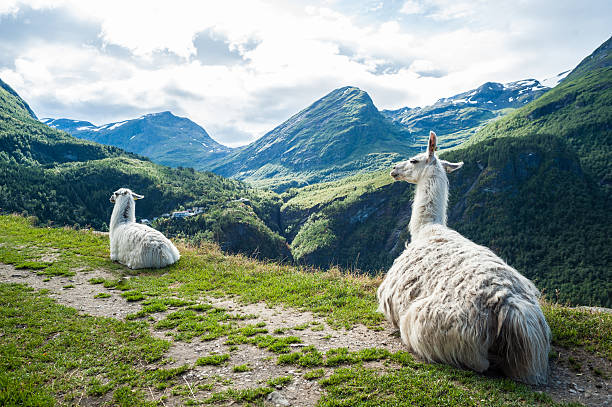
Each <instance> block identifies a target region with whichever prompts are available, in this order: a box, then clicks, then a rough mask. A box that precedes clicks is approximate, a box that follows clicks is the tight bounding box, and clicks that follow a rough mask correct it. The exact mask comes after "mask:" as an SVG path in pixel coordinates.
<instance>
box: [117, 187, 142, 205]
mask: <svg viewBox="0 0 612 407" xmlns="http://www.w3.org/2000/svg"><path fill="white" fill-rule="evenodd" d="M130 197H132V198H133V199H134V200H136V199H142V198H144V196H142V195H138V194H137V193H135V192H132V191H131V190H130V189H128V188H119V189H118V190H116V191H115V192H113V194H112V195H111V197H110V201H111V202H112V203H115V202H117V201H119V200H122V199H125V198H130Z"/></svg>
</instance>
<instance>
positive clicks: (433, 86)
mask: <svg viewBox="0 0 612 407" xmlns="http://www.w3.org/2000/svg"><path fill="white" fill-rule="evenodd" d="M610 21H612V2H611V1H610V0H589V1H584V0H575V1H567V0H508V1H506V0H499V1H495V0H402V1H380V0H372V1H370V0H362V1H357V0H338V1H334V0H312V1H297V0H296V1H288V0H271V1H268V0H246V1H231V0H222V1H206V0H204V1H180V0H176V1H153V0H145V1H136V0H129V1H126V0H117V1H116V0H104V1H82V0H65V1H63V0H31V1H19V0H17V1H15V0H0V78H1V79H3V80H4V81H5V82H7V83H8V84H9V85H11V86H12V87H13V88H14V89H15V90H16V91H17V92H18V93H19V94H20V95H21V96H22V97H23V98H24V99H25V100H26V101H27V102H28V103H29V104H30V106H31V107H32V109H33V110H34V111H35V112H36V113H37V115H38V116H39V117H54V118H58V117H67V118H73V119H82V120H88V121H91V122H93V123H94V124H98V125H100V124H104V123H109V122H114V121H120V120H124V119H129V118H135V117H138V116H140V115H142V114H145V113H151V112H158V111H163V110H170V111H172V112H173V113H175V114H177V115H179V116H186V117H189V118H190V119H192V120H194V121H195V122H196V123H198V124H200V125H201V126H203V127H204V128H205V129H206V130H207V131H208V132H209V134H210V135H211V136H212V137H213V138H215V139H216V140H218V141H220V142H221V143H224V144H226V145H231V146H238V145H243V144H246V143H248V142H250V141H252V140H254V139H256V138H258V137H260V136H262V135H263V134H264V133H265V132H267V131H269V130H271V129H272V128H273V127H275V126H276V125H278V124H280V123H281V122H283V121H284V120H286V119H287V118H289V117H290V116H291V115H292V114H294V113H296V112H297V111H299V110H301V109H303V108H304V107H307V106H308V105H309V104H311V103H312V102H313V101H314V100H316V99H318V98H320V97H322V96H323V95H325V94H326V93H328V92H329V91H331V90H333V89H335V88H338V87H341V86H346V85H353V86H358V87H360V88H361V89H363V90H365V91H367V92H368V93H369V94H370V96H371V97H372V99H373V100H374V103H375V104H376V105H377V106H378V108H380V109H385V108H386V109H388V108H399V107H402V106H411V107H414V106H419V105H421V106H422V105H426V104H431V103H433V102H435V101H436V100H437V99H438V98H441V97H447V96H451V95H453V94H457V93H460V92H463V91H465V90H468V89H471V88H474V87H476V86H479V85H480V84H482V83H483V82H486V81H497V82H508V81H513V80H519V79H524V78H536V79H543V78H547V77H551V76H554V75H555V74H557V73H559V72H561V71H564V70H567V69H570V68H572V67H574V66H575V65H576V64H577V63H578V62H580V60H581V59H582V58H584V57H585V56H586V55H588V54H589V53H591V52H592V51H593V50H594V49H595V48H597V46H599V45H600V44H601V43H602V42H604V41H605V40H606V39H608V38H609V37H610V35H611V34H612V26H611V24H610Z"/></svg>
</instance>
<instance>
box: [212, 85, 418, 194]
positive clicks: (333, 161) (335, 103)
mask: <svg viewBox="0 0 612 407" xmlns="http://www.w3.org/2000/svg"><path fill="white" fill-rule="evenodd" d="M411 144H412V137H411V135H410V133H409V132H408V131H407V130H406V129H404V128H403V127H402V126H401V125H397V124H394V123H392V122H391V120H389V119H387V118H385V117H384V116H383V115H382V114H381V113H380V112H379V111H378V109H376V107H375V106H374V104H373V103H372V100H371V99H370V97H369V96H368V94H367V93H366V92H363V91H362V90H360V89H357V88H355V87H344V88H340V89H336V90H334V91H333V92H331V93H329V94H328V95H326V96H325V97H323V98H321V99H319V100H318V101H316V102H315V103H313V104H312V105H311V106H309V107H308V108H306V109H304V110H302V111H301V112H299V113H297V114H296V115H294V116H293V117H291V118H290V119H289V120H287V121H286V122H284V123H283V124H281V125H280V126H278V127H276V128H275V129H274V130H272V131H271V132H269V133H267V134H266V135H264V136H263V137H262V138H260V139H259V140H257V141H255V142H254V143H252V144H250V145H248V146H246V147H245V148H242V149H240V150H238V151H237V152H235V153H234V154H231V155H229V156H228V157H226V158H224V159H222V160H221V161H220V162H219V163H218V164H216V165H213V166H212V167H211V169H212V171H213V172H216V173H218V174H221V175H224V176H231V177H235V178H238V179H243V180H247V181H249V182H251V183H253V184H255V185H258V186H266V187H269V188H271V189H273V190H276V191H281V190H285V189H287V188H289V187H298V186H303V185H308V184H311V183H315V182H320V181H325V180H333V179H338V178H342V177H345V176H347V175H352V174H355V173H357V172H365V171H372V170H376V169H380V168H384V167H386V166H388V165H389V164H390V163H391V162H392V161H393V160H396V159H397V157H398V156H400V155H403V154H407V153H409V152H411V151H414V149H413V148H412V147H411Z"/></svg>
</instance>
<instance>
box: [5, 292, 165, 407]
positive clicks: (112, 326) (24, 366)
mask: <svg viewBox="0 0 612 407" xmlns="http://www.w3.org/2000/svg"><path fill="white" fill-rule="evenodd" d="M0 332H2V336H1V338H0V405H7V406H11V405H13V406H18V405H55V401H54V400H55V397H57V395H62V398H63V400H64V402H65V403H68V404H72V403H76V404H78V402H77V401H78V400H81V399H82V398H83V397H85V396H87V395H93V396H102V395H104V394H106V393H109V392H114V397H115V399H116V402H117V403H118V404H121V403H124V401H125V403H127V402H128V401H126V400H131V402H132V404H131V405H146V400H145V399H144V398H143V396H142V394H141V393H140V391H141V390H142V389H145V388H146V386H155V385H159V384H160V383H161V382H165V381H167V380H168V377H159V376H156V374H157V373H155V372H154V373H147V372H145V370H144V369H143V366H145V365H150V364H151V363H154V362H156V361H159V360H160V359H161V358H162V356H163V355H164V353H165V351H166V350H167V349H168V347H169V346H170V343H169V342H167V341H163V340H160V339H155V338H153V337H151V336H150V334H149V332H148V329H147V326H146V325H145V324H144V323H140V322H121V321H117V320H114V319H111V318H94V317H89V316H83V315H79V314H78V312H77V311H76V310H75V309H72V308H68V307H64V306H62V305H58V304H56V303H55V302H54V301H53V300H51V299H50V298H49V297H48V296H47V295H46V293H44V292H36V291H34V290H33V289H31V288H28V287H26V286H24V285H16V284H0ZM103 383H104V384H103ZM126 386H127V387H126ZM128 387H129V388H131V389H132V390H133V391H132V390H130V391H129V392H128V391H127V390H125V389H127V388H128ZM125 403H124V404H125ZM139 403H141V404H139Z"/></svg>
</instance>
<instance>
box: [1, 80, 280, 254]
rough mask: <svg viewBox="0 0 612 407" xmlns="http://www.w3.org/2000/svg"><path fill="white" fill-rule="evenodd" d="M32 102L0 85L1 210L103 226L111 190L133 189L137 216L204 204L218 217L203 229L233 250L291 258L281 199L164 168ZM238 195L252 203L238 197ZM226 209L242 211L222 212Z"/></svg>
mask: <svg viewBox="0 0 612 407" xmlns="http://www.w3.org/2000/svg"><path fill="white" fill-rule="evenodd" d="M7 88H8V86H7ZM26 107H27V103H25V102H24V101H23V100H22V99H21V98H20V97H19V96H18V95H17V94H16V93H15V92H14V91H12V92H9V91H8V90H7V89H6V88H5V87H4V86H3V87H2V88H0V212H3V213H12V212H17V213H22V214H24V215H29V216H35V217H36V218H37V219H38V221H39V222H40V223H41V224H50V225H59V226H63V225H70V226H73V225H75V226H81V227H85V226H90V227H93V228H96V229H101V230H105V228H106V225H107V222H108V220H109V219H110V214H111V212H112V205H111V204H110V202H109V201H108V198H109V196H110V194H111V193H112V192H113V191H115V190H116V189H118V188H120V187H129V188H131V189H133V190H134V191H137V192H138V193H140V194H143V195H145V199H143V200H142V201H139V202H138V205H137V207H136V216H137V217H138V218H152V217H155V216H160V215H161V214H162V213H165V212H169V211H172V210H177V209H179V208H180V207H191V206H200V207H203V208H205V210H206V211H207V212H210V213H211V214H217V215H218V216H219V218H218V219H217V218H215V217H214V216H213V219H212V220H211V223H210V224H209V227H208V226H204V227H203V228H202V230H201V232H202V233H205V234H206V236H209V237H211V238H215V237H217V238H219V239H223V242H231V244H229V245H226V248H227V250H228V251H231V252H242V253H246V254H249V255H250V254H253V253H258V252H265V253H266V254H267V255H268V257H273V258H287V257H288V255H287V253H288V248H287V245H286V243H285V240H284V238H282V237H281V236H280V235H279V234H278V233H277V232H278V223H277V218H278V215H277V214H278V210H279V207H280V201H279V199H278V197H275V196H274V195H272V194H269V193H265V192H261V191H256V190H254V189H252V188H251V187H249V186H247V185H246V184H244V183H242V182H239V181H235V180H229V179H225V178H222V177H220V176H218V175H214V174H212V173H200V172H197V171H194V170H193V169H171V168H168V167H163V166H160V165H157V164H154V163H152V162H150V161H149V160H148V159H146V158H143V157H140V156H137V155H134V154H130V153H126V152H124V151H123V150H120V149H118V148H116V147H110V146H104V145H101V144H97V143H94V142H91V141H86V140H80V139H77V138H74V137H72V136H70V135H68V134H66V133H64V132H62V131H58V130H55V129H53V128H50V127H48V126H46V125H45V124H43V123H40V122H38V121H37V120H35V119H34V117H33V116H32V114H30V111H29V110H28V109H27V108H26ZM240 198H244V199H248V205H245V204H241V205H237V204H236V203H233V202H232V201H235V200H238V199H240ZM227 207H232V208H234V209H233V213H235V214H241V216H233V217H231V218H230V219H228V218H227V216H221V214H222V213H223V211H224V210H225V209H226V208H227ZM213 209H214V210H213ZM211 216H212V215H211ZM270 227H272V229H273V230H272V229H270ZM245 230H246V231H251V232H252V231H256V232H257V236H258V239H257V240H245V239H241V238H240V234H241V233H244V231H245ZM177 233H178V232H177Z"/></svg>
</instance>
